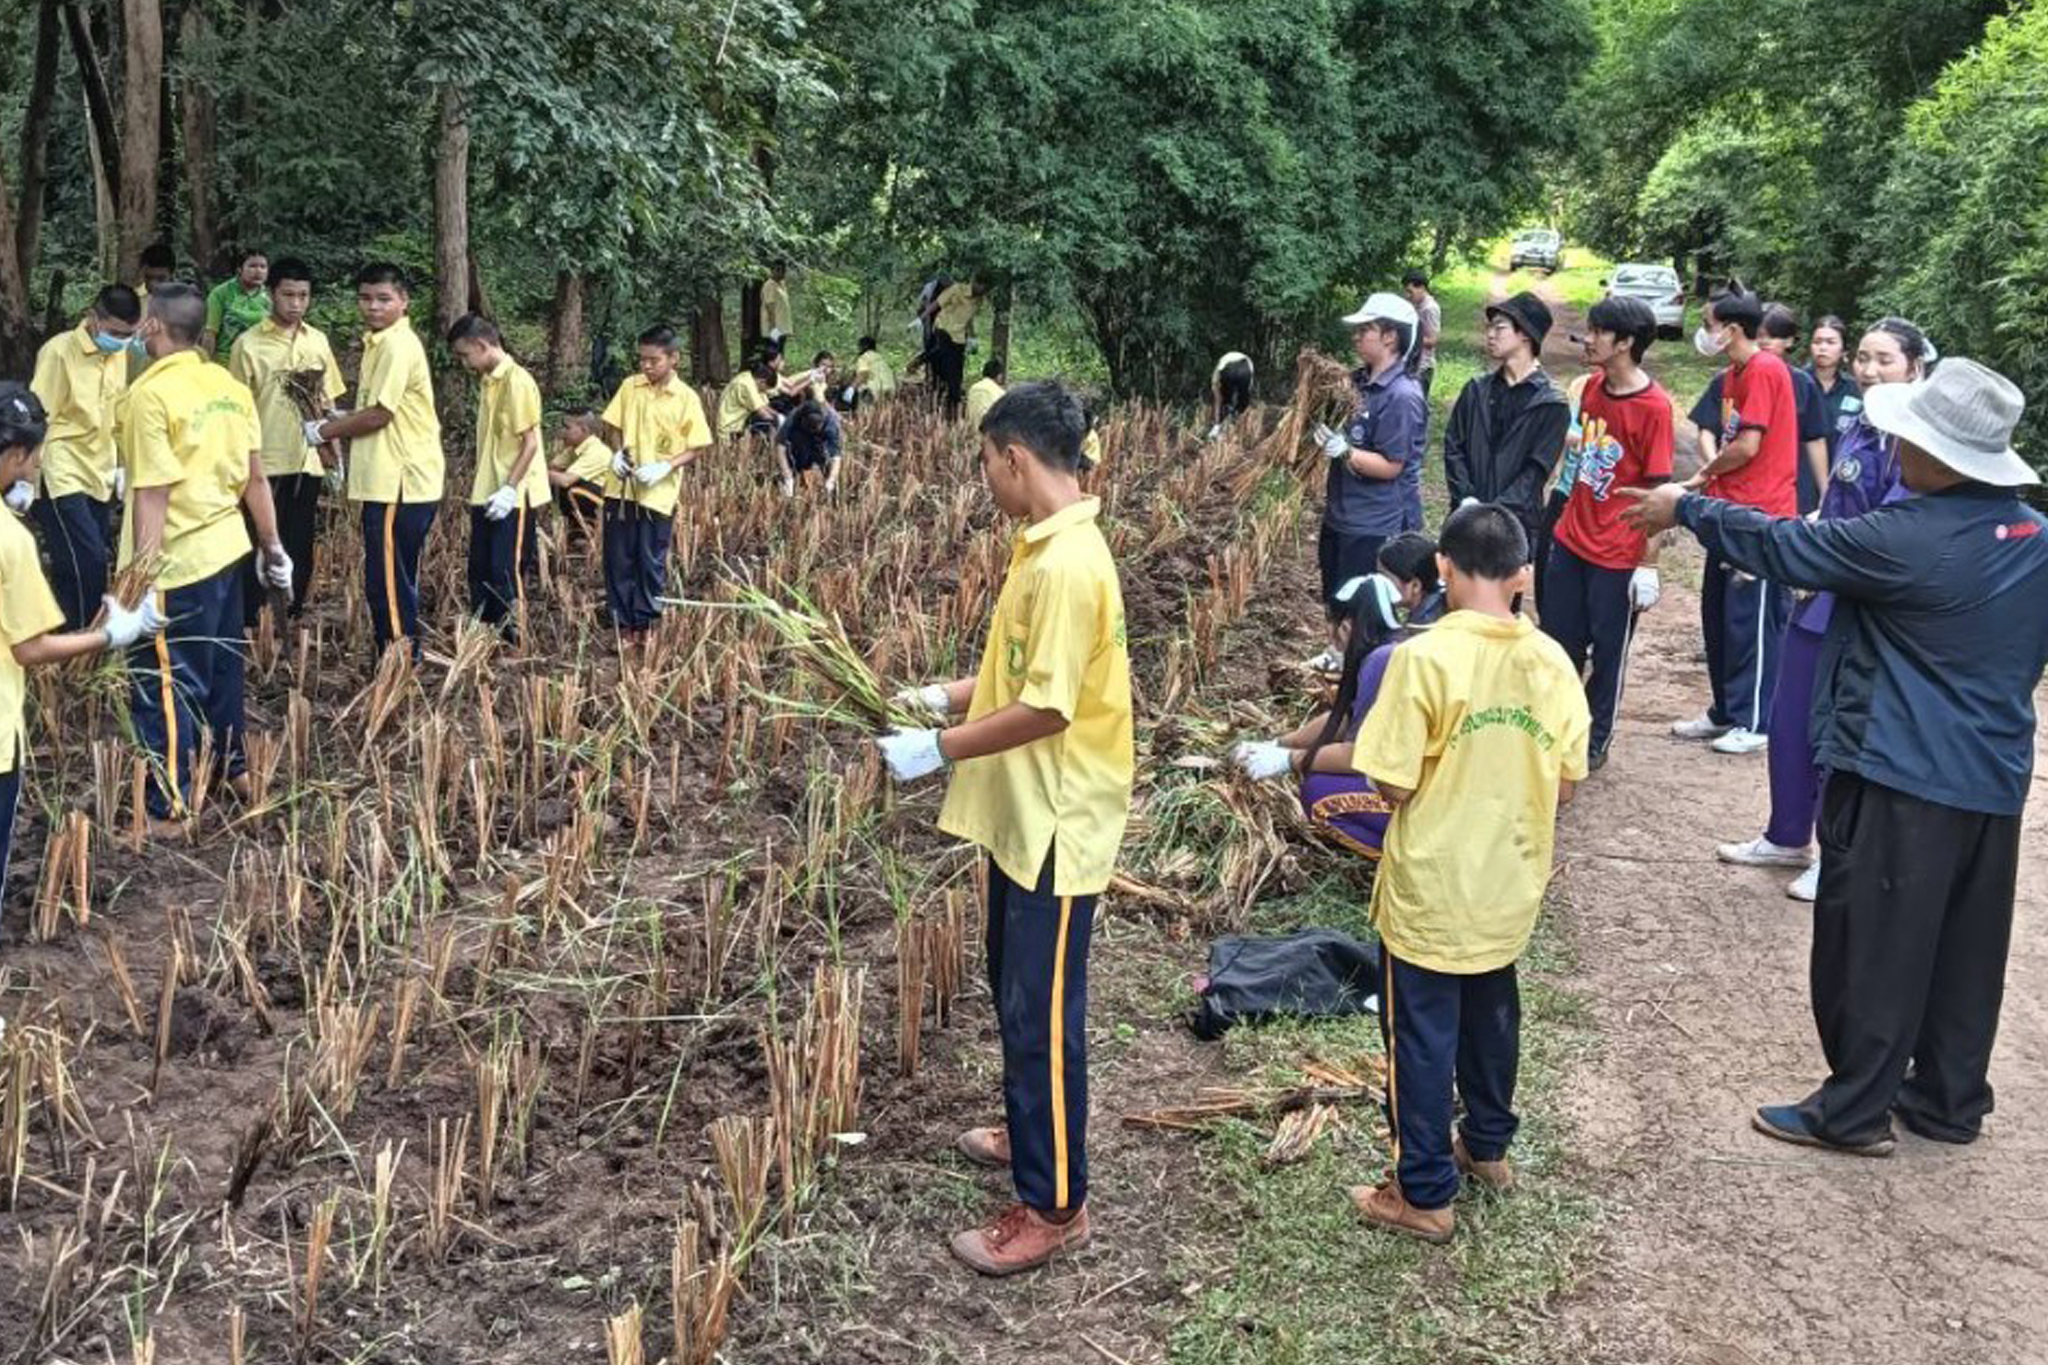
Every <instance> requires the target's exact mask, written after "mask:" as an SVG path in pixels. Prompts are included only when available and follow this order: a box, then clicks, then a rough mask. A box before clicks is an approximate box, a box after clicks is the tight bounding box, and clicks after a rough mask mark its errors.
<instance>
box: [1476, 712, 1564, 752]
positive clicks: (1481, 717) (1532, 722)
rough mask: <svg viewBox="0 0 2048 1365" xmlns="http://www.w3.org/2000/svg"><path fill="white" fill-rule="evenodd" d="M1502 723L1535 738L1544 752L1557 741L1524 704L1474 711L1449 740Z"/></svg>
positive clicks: (1501, 724) (1537, 744) (1537, 745)
mask: <svg viewBox="0 0 2048 1365" xmlns="http://www.w3.org/2000/svg"><path fill="white" fill-rule="evenodd" d="M1503 725H1504V726H1507V727H1509V728H1510V729H1515V730H1520V731H1521V732H1522V733H1523V734H1525V735H1527V736H1529V738H1531V739H1533V740H1535V741H1536V747H1537V748H1539V749H1542V750H1544V751H1545V752H1548V751H1549V750H1550V749H1551V748H1552V747H1554V746H1555V745H1556V743H1557V736H1556V735H1554V734H1552V733H1551V732H1550V731H1549V730H1548V729H1547V728H1545V726H1544V724H1543V722H1542V721H1540V720H1538V719H1536V717H1535V715H1534V714H1533V713H1532V712H1531V711H1530V710H1529V708H1528V707H1526V706H1489V707H1487V708H1486V709H1485V710H1484V711H1474V712H1472V713H1471V714H1470V715H1468V716H1466V717H1465V719H1464V720H1463V721H1462V722H1460V723H1459V725H1458V729H1457V732H1456V733H1454V734H1453V735H1452V736H1451V742H1452V743H1453V744H1455V743H1457V742H1458V741H1459V740H1461V739H1463V738H1465V737H1466V736H1467V735H1470V734H1475V733H1477V732H1478V731H1480V730H1490V729H1493V728H1495V727H1497V726H1503Z"/></svg>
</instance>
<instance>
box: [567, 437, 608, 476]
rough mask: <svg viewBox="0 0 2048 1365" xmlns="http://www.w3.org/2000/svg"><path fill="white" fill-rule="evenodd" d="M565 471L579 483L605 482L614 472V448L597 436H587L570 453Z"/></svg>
mask: <svg viewBox="0 0 2048 1365" xmlns="http://www.w3.org/2000/svg"><path fill="white" fill-rule="evenodd" d="M563 472H564V473H566V474H567V475H568V476H569V477H570V478H572V479H575V480H576V481H577V482H578V483H603V482H605V480H606V479H607V478H609V477H610V475H611V472H612V448H611V447H610V446H608V445H606V444H605V443H604V442H603V441H600V440H599V439H598V438H597V437H595V436H586V437H584V438H583V440H582V441H581V442H580V443H579V444H578V445H577V447H576V449H575V450H573V451H571V452H570V453H569V463H568V464H567V465H566V466H564V468H563Z"/></svg>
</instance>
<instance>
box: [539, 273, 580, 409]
mask: <svg viewBox="0 0 2048 1365" xmlns="http://www.w3.org/2000/svg"><path fill="white" fill-rule="evenodd" d="M583 295H584V278H583V275H582V273H581V272H580V271H575V270H558V271H556V272H555V300H554V302H553V303H552V304H550V305H549V307H548V361H547V373H546V376H545V377H546V380H547V389H548V392H549V393H561V392H563V391H565V390H567V389H569V388H571V387H575V388H579V389H580V388H581V387H583V385H582V384H581V383H580V382H579V381H580V380H581V379H582V378H583V377H584V370H585V361H586V360H587V359H588V355H587V350H586V344H585V341H584V331H583Z"/></svg>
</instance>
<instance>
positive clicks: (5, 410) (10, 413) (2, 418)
mask: <svg viewBox="0 0 2048 1365" xmlns="http://www.w3.org/2000/svg"><path fill="white" fill-rule="evenodd" d="M49 430H50V420H49V417H48V416H47V415H46V414H45V413H44V412H43V401H42V400H41V399H40V398H37V397H36V395H35V391H34V390H33V389H31V388H29V386H28V385H26V384H16V383H13V382H11V381H7V382H0V450H13V449H15V448H16V447H17V446H18V447H20V448H22V449H24V450H34V449H35V448H36V447H37V446H39V445H41V444H42V443H43V437H44V436H45V435H47V434H48V433H49Z"/></svg>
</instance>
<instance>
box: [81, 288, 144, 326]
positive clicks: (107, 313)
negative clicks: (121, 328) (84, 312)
mask: <svg viewBox="0 0 2048 1365" xmlns="http://www.w3.org/2000/svg"><path fill="white" fill-rule="evenodd" d="M92 311H93V312H95V313H98V314H99V315H100V316H101V317H103V318H112V319H113V320H114V321H116V322H125V323H129V324H130V325H133V324H135V323H138V322H140V321H142V296H141V295H139V294H137V293H136V292H135V291H134V290H133V289H130V288H129V287H128V286H127V285H125V284H110V285H108V286H107V287H106V288H105V289H102V290H100V292H99V293H98V294H96V295H94V296H93V301H92Z"/></svg>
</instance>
